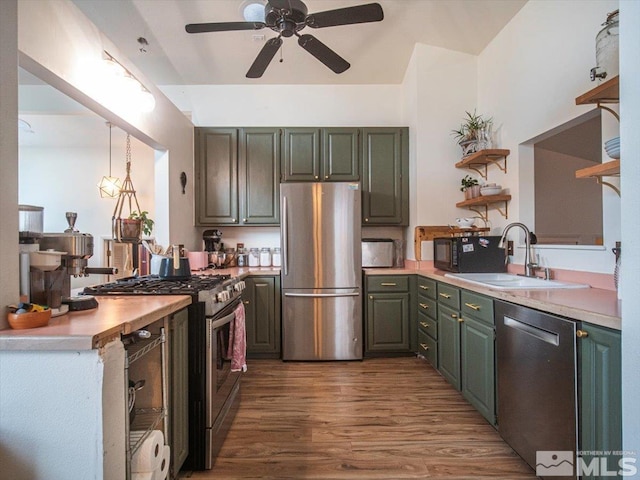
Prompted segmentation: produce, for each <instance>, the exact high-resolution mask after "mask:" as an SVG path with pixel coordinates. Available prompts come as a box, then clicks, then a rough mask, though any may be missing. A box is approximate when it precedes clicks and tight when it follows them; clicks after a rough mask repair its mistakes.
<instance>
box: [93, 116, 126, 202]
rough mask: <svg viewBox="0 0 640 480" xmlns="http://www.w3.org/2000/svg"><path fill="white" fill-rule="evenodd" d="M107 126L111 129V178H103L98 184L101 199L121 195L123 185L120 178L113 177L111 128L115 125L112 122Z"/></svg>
mask: <svg viewBox="0 0 640 480" xmlns="http://www.w3.org/2000/svg"><path fill="white" fill-rule="evenodd" d="M107 126H108V127H109V176H108V177H102V180H100V183H99V184H98V189H99V190H100V198H116V197H117V196H118V194H119V193H120V188H121V187H122V184H121V183H120V179H119V178H118V177H112V176H111V127H112V126H113V125H112V124H111V122H107Z"/></svg>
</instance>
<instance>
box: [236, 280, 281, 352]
mask: <svg viewBox="0 0 640 480" xmlns="http://www.w3.org/2000/svg"><path fill="white" fill-rule="evenodd" d="M244 281H245V284H246V288H245V290H244V291H243V292H242V299H243V302H244V307H245V324H246V330H247V357H248V358H280V353H281V348H280V328H281V319H280V277H279V276H251V277H247V278H245V279H244Z"/></svg>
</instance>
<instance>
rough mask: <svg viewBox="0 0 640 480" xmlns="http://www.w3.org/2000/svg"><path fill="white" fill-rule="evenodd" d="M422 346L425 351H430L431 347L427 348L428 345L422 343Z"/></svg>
mask: <svg viewBox="0 0 640 480" xmlns="http://www.w3.org/2000/svg"><path fill="white" fill-rule="evenodd" d="M420 346H421V347H422V348H423V349H425V350H429V347H428V346H427V344H426V343H421V344H420Z"/></svg>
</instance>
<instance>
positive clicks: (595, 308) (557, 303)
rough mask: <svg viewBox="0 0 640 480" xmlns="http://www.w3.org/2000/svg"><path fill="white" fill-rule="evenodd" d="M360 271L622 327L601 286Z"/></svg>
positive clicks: (609, 293)
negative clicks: (426, 281) (512, 285)
mask: <svg viewBox="0 0 640 480" xmlns="http://www.w3.org/2000/svg"><path fill="white" fill-rule="evenodd" d="M364 271H365V275H412V274H414V275H422V276H423V277H427V278H431V279H433V280H437V281H439V282H446V283H449V284H451V285H455V286H457V287H460V288H464V289H466V290H471V291H473V292H477V293H481V294H484V295H487V296H490V297H493V298H496V299H498V300H504V301H506V302H511V303H515V304H517V305H522V306H525V307H530V308H535V309H536V310H541V311H544V312H548V313H553V314H555V315H561V316H563V317H567V318H572V319H574V320H580V321H583V322H588V323H593V324H595V325H600V326H603V327H608V328H613V329H615V330H621V328H622V321H621V316H622V305H621V302H620V300H618V295H617V293H616V292H615V291H613V290H605V289H602V288H578V289H565V288H559V289H551V290H533V289H532V290H494V289H491V288H486V287H482V286H479V285H474V284H472V283H468V282H465V281H464V280H459V279H457V278H451V277H445V276H444V275H445V273H446V272H443V271H441V270H436V269H411V268H366V269H364Z"/></svg>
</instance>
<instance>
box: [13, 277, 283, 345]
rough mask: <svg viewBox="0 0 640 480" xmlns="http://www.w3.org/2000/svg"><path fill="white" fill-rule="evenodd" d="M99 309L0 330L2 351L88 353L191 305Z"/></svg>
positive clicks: (157, 301)
mask: <svg viewBox="0 0 640 480" xmlns="http://www.w3.org/2000/svg"><path fill="white" fill-rule="evenodd" d="M193 273H194V274H196V275H218V274H223V275H226V274H228V275H231V276H232V277H240V278H245V277H248V276H256V275H280V268H279V267H240V268H237V267H236V268H225V269H208V270H203V271H199V272H195V271H194V272H193ZM95 298H96V300H97V301H98V308H95V309H92V310H84V311H79V312H69V313H67V314H66V315H61V316H59V317H55V318H52V319H51V320H50V322H49V325H47V326H46V327H40V328H30V329H24V330H12V329H10V328H9V329H6V330H0V349H2V350H89V349H92V348H97V347H100V346H101V345H103V344H105V343H106V342H107V341H109V340H111V339H112V338H116V337H119V336H120V335H123V334H124V335H126V334H127V333H131V332H133V331H135V330H139V329H140V328H142V327H145V326H147V325H149V324H151V323H153V322H156V321H158V320H160V319H161V318H163V317H165V316H166V315H170V314H172V313H174V312H177V311H178V310H181V309H182V308H184V307H186V306H188V305H190V304H191V297H190V296H189V295H140V296H129V295H113V296H112V295H110V296H97V297H95Z"/></svg>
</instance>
